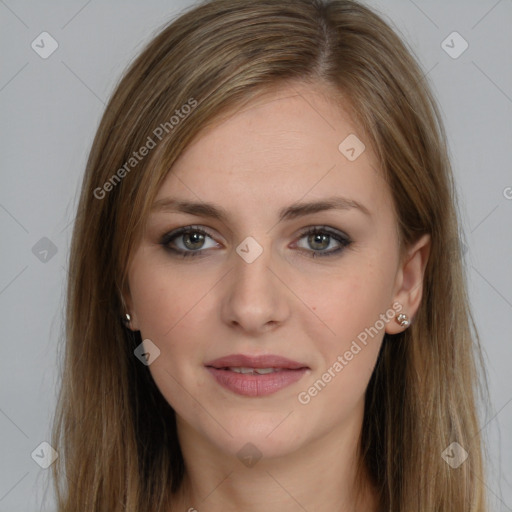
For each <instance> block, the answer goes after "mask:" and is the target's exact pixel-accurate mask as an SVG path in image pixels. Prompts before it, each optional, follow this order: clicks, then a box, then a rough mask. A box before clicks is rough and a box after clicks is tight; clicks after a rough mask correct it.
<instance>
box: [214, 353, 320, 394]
mask: <svg viewBox="0 0 512 512" xmlns="http://www.w3.org/2000/svg"><path fill="white" fill-rule="evenodd" d="M205 367H206V369H207V370H208V371H209V372H210V374H211V375H212V376H213V378H214V379H215V381H217V383H218V384H220V385H221V386H222V387H224V388H226V389H229V390H230V391H232V392H233V393H236V394H238V395H243V396H253V397H257V396H267V395H270V394H272V393H276V392H277V391H279V390H281V389H283V388H285V387H287V386H290V385H292V384H294V383H295V382H297V381H298V380H300V379H301V378H302V377H303V376H304V374H305V373H306V372H307V371H308V370H310V368H309V366H307V365H306V364H303V363H299V362H297V361H292V360H291V359H287V358H284V357H281V356H275V355H265V356H246V355H243V354H235V355H231V356H226V357H222V358H220V359H216V360H214V361H210V362H209V363H206V364H205Z"/></svg>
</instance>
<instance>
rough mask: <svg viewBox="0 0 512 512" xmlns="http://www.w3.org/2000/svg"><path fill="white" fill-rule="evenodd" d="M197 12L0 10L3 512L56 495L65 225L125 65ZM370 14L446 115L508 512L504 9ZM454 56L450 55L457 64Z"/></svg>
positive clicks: (50, 506)
mask: <svg viewBox="0 0 512 512" xmlns="http://www.w3.org/2000/svg"><path fill="white" fill-rule="evenodd" d="M190 3H191V2H190V0H181V1H176V0H173V1H164V0H151V1H145V2H142V1H121V0H116V1H109V2H105V1H104V2H100V1H98V0H90V1H84V0H73V1H66V2H64V1H63V0H62V1H57V0H54V1H46V2H35V1H22V0H19V1H15V0H0V17H1V18H0V20H1V21H0V38H1V43H2V48H3V50H2V57H1V59H2V60H1V63H2V64H1V69H0V109H1V119H2V123H1V133H0V145H1V151H0V158H1V181H0V183H1V188H0V229H1V235H2V240H1V244H0V263H1V264H0V322H1V323H0V325H1V327H2V356H1V357H0V379H1V380H0V433H1V435H0V454H1V457H0V512H7V511H9V512H14V511H36V510H54V502H53V494H52V490H51V488H50V492H48V493H45V485H46V483H47V479H48V477H49V472H50V470H44V469H41V468H40V467H39V466H38V465H37V464H36V463H35V462H34V460H33V459H32V458H31V453H32V452H33V450H34V449H35V448H36V447H38V445H39V444H40V443H41V442H42V441H45V440H49V432H50V421H51V417H52V414H53V410H54V406H55V396H56V388H57V384H58V379H57V377H58V373H57V360H58V356H59V353H58V352H57V349H58V341H59V338H60V337H61V336H62V319H63V314H62V313H63V304H64V302H63V297H64V289H65V279H66V262H67V255H68V248H69V241H70V233H71V223H72V221H73V217H74V213H73V212H74V209H75V207H76V203H77V194H78V189H79V184H80V180H81V176H82V173H83V170H84V166H85V162H86V158H87V153H88V150H89V148H90V144H91V142H92V138H93V136H94V132H95V130H96V127H97V125H98V122H99V120H100V116H101V114H102V112H103V109H104V105H105V103H106V100H107V98H108V97H109V95H110V94H111V92H112V90H113V88H114V86H115V84H116V83H117V81H118V79H119V77H120V74H121V73H122V71H123V69H124V68H125V66H126V65H127V64H128V63H129V62H130V61H131V60H132V59H133V58H134V56H135V55H136V54H137V53H138V51H140V49H141V48H142V46H143V44H144V43H145V42H146V41H147V40H148V39H149V38H150V37H151V36H152V35H154V34H155V33H156V32H157V31H158V29H159V28H160V27H161V26H162V25H163V24H164V23H165V22H166V21H167V20H168V19H170V18H172V17H174V16H175V15H176V14H177V13H178V12H179V11H180V9H182V8H183V7H185V6H188V5H190ZM367 3H368V5H370V6H372V7H374V8H376V9H377V10H378V11H380V12H381V14H383V15H384V16H385V17H386V18H387V19H388V21H391V23H392V24H393V25H394V26H395V28H396V29H398V30H399V31H400V32H401V33H402V35H403V37H404V38H405V39H406V40H407V42H408V43H409V45H410V46H411V47H412V49H413V51H414V52H415V54H416V55H417V57H418V58H419V60H420V62H421V65H422V67H423V69H424V70H425V73H426V74H427V75H428V79H429V81H430V83H431V84H432V87H433V89H434V92H435V94H436V96H437V98H438V101H439V103H440V105H441V109H442V112H443V116H444V120H445V123H446V128H447V132H448V138H449V140H448V143H449V147H450V152H451V157H452V162H453V166H454V170H455V173H456V179H457V184H458V189H459V194H460V202H461V208H462V223H463V227H464V232H465V243H466V244H467V252H466V254H465V259H466V262H467V268H468V278H469V286H470V294H471V301H472V306H473V309H474V313H475V318H476V322H477V326H478V328H479V330H480V334H481V338H482V343H483V346H484V349H485V357H486V363H487V369H488V373H489V384H490V392H491V403H490V404H488V408H487V410H483V411H482V417H483V425H484V429H483V432H484V434H485V435H486V437H487V438H488V449H489V454H490V456H489V460H490V464H491V468H490V474H489V476H488V478H487V481H486V485H487V487H488V490H489V494H490V496H491V502H492V505H493V510H499V511H509V510H512V440H511V432H512V404H511V402H512V378H511V370H510V361H511V360H512V337H511V334H510V333H511V331H512V272H511V268H510V267H511V252H512V251H511V245H512V241H511V233H512V229H511V228H512V169H511V159H510V146H511V143H512V123H511V122H510V120H511V118H512V66H511V63H512V1H511V0H500V1H496V0H479V1H477V0H473V1H462V0H458V1H453V0H452V1H451V2H445V1H441V0H437V1H429V2H421V3H420V0H416V1H414V2H413V1H412V0H393V1H387V2H385V1H384V0H379V1H377V0H372V1H371V2H367ZM43 31H46V32H49V33H50V34H51V35H52V37H53V38H54V39H55V40H56V41H57V42H58V49H57V50H56V51H55V52H54V53H53V54H52V55H51V56H49V57H48V58H46V59H43V58H41V57H40V56H39V55H38V54H37V53H36V52H35V51H34V50H33V49H32V47H31V43H32V41H34V40H36V42H37V41H38V40H39V41H40V39H36V38H38V36H39V34H41V32H43ZM453 31H457V32H458V33H459V34H460V35H461V36H462V37H463V38H464V39H465V40H466V41H467V42H468V44H469V47H468V49H467V50H466V51H465V52H464V53H462V54H461V55H460V56H459V57H458V58H452V57H451V56H449V55H448V54H447V53H446V51H445V50H444V49H443V47H442V46H441V43H442V41H443V40H445V39H446V37H447V36H448V35H449V34H451V33H452V32H453ZM448 41H450V39H448ZM460 43H461V41H460V40H459V41H457V40H456V39H455V40H454V43H453V44H452V43H451V42H449V43H448V44H450V45H451V46H454V49H452V51H457V50H458V49H460V48H461V46H460ZM45 48H46V49H47V48H48V44H46V45H45ZM44 237H46V238H47V239H49V240H51V244H50V243H49V242H48V241H47V240H43V241H40V240H41V239H42V238H44ZM36 244H37V245H36ZM52 244H53V245H54V250H55V249H56V250H57V252H56V253H55V254H53V253H52V248H53V245H52ZM34 246H35V248H34ZM44 250H48V251H49V252H48V253H45V252H44ZM84 250H86V248H84ZM425 449H428V446H426V447H425Z"/></svg>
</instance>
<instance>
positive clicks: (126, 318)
mask: <svg viewBox="0 0 512 512" xmlns="http://www.w3.org/2000/svg"><path fill="white" fill-rule="evenodd" d="M131 321H132V317H131V316H130V313H125V314H124V318H123V322H124V324H125V325H126V326H129V325H130V322H131Z"/></svg>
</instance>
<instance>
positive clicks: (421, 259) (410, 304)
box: [386, 234, 431, 334]
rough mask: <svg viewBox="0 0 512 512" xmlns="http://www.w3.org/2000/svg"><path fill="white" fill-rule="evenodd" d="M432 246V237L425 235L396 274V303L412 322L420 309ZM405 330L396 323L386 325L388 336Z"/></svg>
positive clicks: (413, 247)
mask: <svg viewBox="0 0 512 512" xmlns="http://www.w3.org/2000/svg"><path fill="white" fill-rule="evenodd" d="M430 246H431V239H430V235H429V234H426V235H423V236H422V237H421V238H420V239H419V240H418V241H417V242H415V243H414V244H413V245H412V246H411V247H409V248H408V249H407V251H406V254H405V256H404V258H403V261H402V262H401V263H400V266H399V268H398V271H397V273H396V280H395V296H394V302H396V303H399V304H400V305H401V306H402V309H401V310H400V311H399V312H400V313H405V314H406V315H407V316H408V317H409V321H410V322H412V319H413V317H414V315H415V314H416V312H417V311H418V308H419V307H420V303H421V297H422V295H423V277H424V275H425V268H426V266H427V261H428V257H429V254H430ZM403 330H404V328H403V327H401V326H400V325H399V324H398V323H396V322H388V323H387V324H386V333H387V334H397V333H399V332H402V331H403Z"/></svg>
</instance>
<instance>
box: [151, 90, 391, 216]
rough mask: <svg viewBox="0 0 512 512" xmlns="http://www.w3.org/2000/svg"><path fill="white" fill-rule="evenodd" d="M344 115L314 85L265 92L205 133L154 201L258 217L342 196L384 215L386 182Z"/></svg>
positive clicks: (179, 161)
mask: <svg viewBox="0 0 512 512" xmlns="http://www.w3.org/2000/svg"><path fill="white" fill-rule="evenodd" d="M346 107H347V108H344V106H343V104H340V103H337V102H336V101H335V100H334V98H333V96H332V95H329V91H328V90H326V89H325V88H320V87H315V86H312V85H304V84H300V85H296V84H294V85H293V86H285V87H281V88H278V89H274V90H271V91H267V92H265V93H263V94H261V95H259V96H258V97H256V98H254V99H252V100H251V101H249V102H248V103H246V104H244V105H243V106H242V107H239V108H238V109H235V110H234V111H232V112H230V113H229V115H227V116H226V115H225V116H223V117H222V118H220V119H219V120H218V121H217V122H215V123H213V124H212V125H210V126H208V127H207V128H206V129H204V130H202V131H201V132H200V133H199V134H198V135H197V136H196V138H195V139H194V140H193V141H192V143H191V144H189V146H188V147H187V148H186V149H185V151H184V152H183V153H182V154H181V156H180V157H179V158H178V159H177V160H176V162H175V163H174V165H173V167H172V169H171V172H170V173H169V174H168V176H167V178H166V179H165V180H164V182H163V185H162V187H161V188H160V190H159V191H158V193H157V197H156V201H158V200H161V199H163V198H165V197H167V196H170V195H172V196H173V197H179V198H182V199H188V200H194V201H201V200H202V201H205V202H217V203H220V204H223V205H230V206H232V207H233V208H235V209H241V210H243V211H245V212H247V215H249V214H255V213H257V212H259V214H260V215H261V214H262V212H263V211H262V208H264V209H269V208H270V207H271V205H273V206H275V207H276V210H277V209H278V208H279V207H280V206H282V205H283V204H286V205H288V204H289V203H292V202H297V201H300V200H301V199H302V198H304V199H307V200H313V199H322V198H324V197H326V196H328V195H329V196H332V195H333V193H337V194H340V195H343V196H346V197H350V198H351V199H353V200H355V201H360V202H362V203H372V204H374V205H376V206H381V207H384V206H385V204H386V203H389V199H390V198H389V197H387V194H386V192H387V190H386V188H385V187H383V184H384V180H383V178H382V175H381V173H380V172H379V171H378V169H377V168H376V165H375V161H374V155H373V153H372V150H371V147H370V144H369V141H367V140H365V136H364V135H363V133H362V132H361V130H360V128H359V127H358V126H357V124H356V123H355V121H354V120H353V119H352V118H351V116H350V115H349V113H348V112H349V110H350V109H349V105H346ZM388 195H389V194H388Z"/></svg>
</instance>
